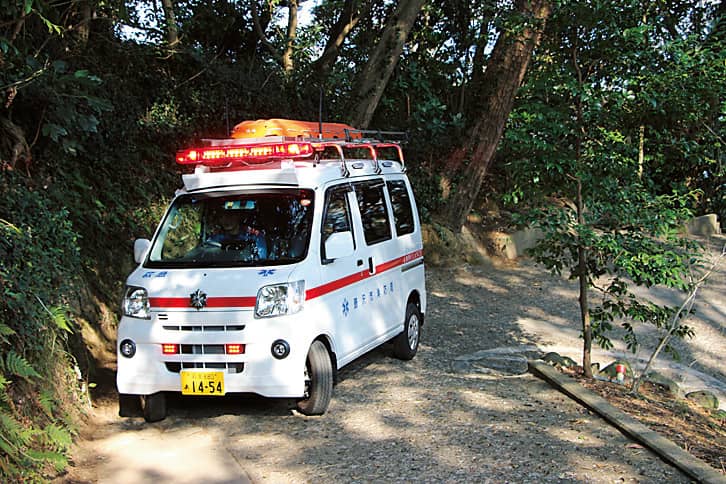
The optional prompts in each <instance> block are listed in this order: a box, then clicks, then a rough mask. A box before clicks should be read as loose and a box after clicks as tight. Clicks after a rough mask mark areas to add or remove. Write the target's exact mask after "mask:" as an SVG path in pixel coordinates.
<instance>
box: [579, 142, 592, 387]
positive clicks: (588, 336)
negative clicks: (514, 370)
mask: <svg viewBox="0 0 726 484" xmlns="http://www.w3.org/2000/svg"><path fill="white" fill-rule="evenodd" d="M578 144H579V143H578ZM578 150H579V148H578ZM584 212H585V202H584V201H583V199H582V180H581V179H580V178H579V177H578V178H577V225H578V226H579V227H583V226H584V225H585V213H584ZM587 276H588V274H587V247H585V244H584V243H583V242H582V240H580V239H579V236H578V242H577V279H578V281H579V282H580V320H581V321H582V339H583V344H582V370H583V372H584V373H585V376H586V377H587V378H592V326H591V325H590V306H589V302H588V300H587V288H588V284H587V282H588V281H587V279H588V277H587Z"/></svg>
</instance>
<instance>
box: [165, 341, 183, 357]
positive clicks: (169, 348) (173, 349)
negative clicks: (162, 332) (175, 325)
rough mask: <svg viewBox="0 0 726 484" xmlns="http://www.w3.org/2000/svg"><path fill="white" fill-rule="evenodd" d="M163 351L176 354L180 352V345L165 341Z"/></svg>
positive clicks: (166, 353)
mask: <svg viewBox="0 0 726 484" xmlns="http://www.w3.org/2000/svg"><path fill="white" fill-rule="evenodd" d="M161 352H162V353H163V354H165V355H175V354H177V353H179V345H178V344H173V343H164V344H163V345H161Z"/></svg>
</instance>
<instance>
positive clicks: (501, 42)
mask: <svg viewBox="0 0 726 484" xmlns="http://www.w3.org/2000/svg"><path fill="white" fill-rule="evenodd" d="M515 8H516V10H517V12H518V13H519V14H521V15H523V16H525V17H527V18H528V19H529V22H528V25H529V26H528V27H526V28H524V29H515V30H513V31H505V32H502V33H501V34H500V36H499V38H498V39H497V42H496V44H495V45H494V50H493V51H492V54H491V57H490V58H489V62H487V68H486V71H485V72H484V76H483V77H482V82H481V84H482V86H483V89H485V92H484V96H482V99H483V105H482V106H481V109H480V111H479V112H480V113H481V115H480V117H479V119H478V120H477V121H476V123H475V124H474V127H473V128H472V129H471V131H470V136H469V137H468V139H467V142H466V143H465V144H464V146H462V147H461V148H460V149H458V150H456V151H454V152H453V153H452V154H451V155H450V156H449V160H448V166H449V167H450V168H451V169H452V170H456V171H458V172H459V174H460V175H461V176H460V177H459V178H460V180H459V182H458V185H457V187H456V192H455V193H454V194H453V196H452V198H451V200H450V201H449V204H448V209H447V210H446V214H445V222H444V223H446V224H447V225H448V226H449V228H451V229H452V230H454V231H457V232H458V231H460V230H461V227H462V226H463V225H464V222H466V216H467V215H468V214H469V212H470V211H471V208H472V206H473V205H474V201H475V200H476V197H477V196H478V195H479V189H480V187H481V184H482V181H483V180H484V177H485V176H486V174H487V170H488V169H489V165H490V164H491V161H492V159H493V158H494V153H495V151H496V148H497V145H498V144H499V140H500V139H501V137H502V133H503V132H504V126H505V125H506V123H507V118H508V117H509V113H510V111H511V110H512V106H513V104H514V98H515V96H516V94H517V90H518V89H519V86H520V85H521V83H522V80H523V79H524V74H525V72H526V71H527V66H528V65H529V61H530V59H531V57H532V51H533V50H534V48H535V46H536V45H537V44H538V42H539V39H540V37H541V35H542V31H543V30H544V25H545V21H546V20H547V18H548V17H549V14H550V2H549V0H517V1H516V3H515ZM467 162H468V163H467ZM463 170H465V173H461V172H462V171H463Z"/></svg>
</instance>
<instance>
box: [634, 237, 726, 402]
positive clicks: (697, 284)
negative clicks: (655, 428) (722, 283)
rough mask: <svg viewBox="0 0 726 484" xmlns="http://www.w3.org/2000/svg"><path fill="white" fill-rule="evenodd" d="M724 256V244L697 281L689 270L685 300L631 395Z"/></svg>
mask: <svg viewBox="0 0 726 484" xmlns="http://www.w3.org/2000/svg"><path fill="white" fill-rule="evenodd" d="M725 256H726V244H725V245H724V247H723V248H722V249H721V254H720V255H718V256H717V257H716V258H715V259H714V260H713V262H712V263H711V266H710V267H709V268H708V270H707V271H706V272H705V273H704V274H703V275H702V276H701V277H700V278H698V279H696V278H695V277H694V274H693V271H692V270H691V271H690V273H689V290H688V295H687V296H686V299H685V300H684V301H683V303H682V304H681V305H680V307H679V308H678V310H677V311H676V312H675V313H674V314H673V316H672V318H671V320H670V323H669V325H668V330H667V331H666V332H665V334H664V335H663V337H662V338H661V339H660V342H659V343H658V346H656V347H655V349H654V350H653V353H651V355H650V358H648V363H646V365H645V368H644V369H643V371H642V373H641V374H640V375H639V376H637V377H636V378H634V379H633V386H632V387H631V389H630V392H631V393H632V394H638V391H639V389H640V384H641V383H642V381H643V377H644V376H645V375H647V374H648V372H649V371H650V368H651V366H653V362H654V361H655V359H656V358H657V357H658V355H659V354H660V352H661V351H662V350H663V348H666V346H667V345H668V342H669V341H670V339H671V337H672V336H673V335H674V334H676V333H678V331H679V330H680V329H681V328H682V327H683V325H684V323H685V322H686V320H687V319H688V316H689V315H690V314H692V310H693V305H694V304H695V303H696V297H697V295H698V291H699V290H700V289H701V287H702V286H703V285H704V284H705V283H706V281H707V280H708V278H709V277H711V275H712V274H713V273H714V271H715V270H716V268H717V267H718V265H719V264H720V263H721V261H722V260H723V258H724V257H725Z"/></svg>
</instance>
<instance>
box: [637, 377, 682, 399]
mask: <svg viewBox="0 0 726 484" xmlns="http://www.w3.org/2000/svg"><path fill="white" fill-rule="evenodd" d="M643 380H644V381H647V382H650V383H653V384H655V385H658V386H661V387H663V388H665V389H666V390H668V393H670V394H671V395H673V396H675V397H679V396H682V395H683V392H682V390H681V387H680V386H679V385H678V383H676V382H675V381H673V380H672V379H670V378H668V377H667V376H664V375H661V374H660V373H658V372H656V371H651V372H650V373H648V374H647V375H645V376H643Z"/></svg>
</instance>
